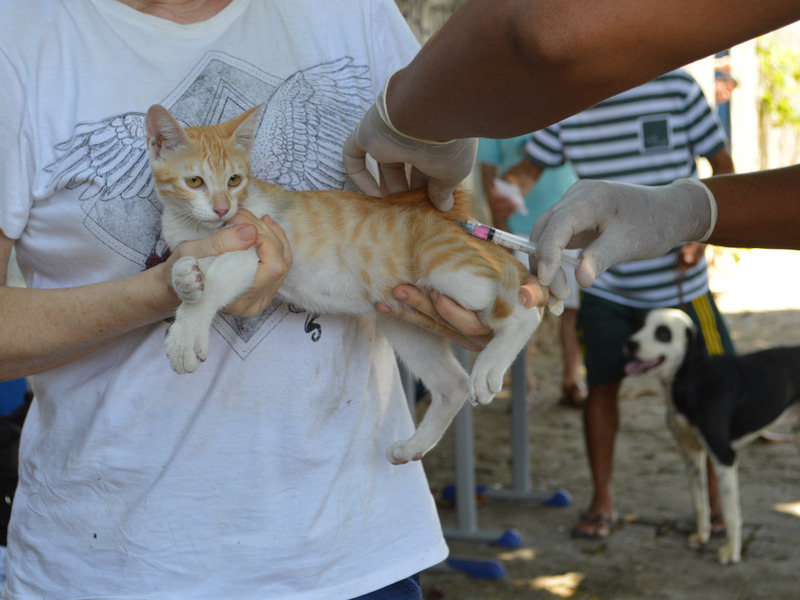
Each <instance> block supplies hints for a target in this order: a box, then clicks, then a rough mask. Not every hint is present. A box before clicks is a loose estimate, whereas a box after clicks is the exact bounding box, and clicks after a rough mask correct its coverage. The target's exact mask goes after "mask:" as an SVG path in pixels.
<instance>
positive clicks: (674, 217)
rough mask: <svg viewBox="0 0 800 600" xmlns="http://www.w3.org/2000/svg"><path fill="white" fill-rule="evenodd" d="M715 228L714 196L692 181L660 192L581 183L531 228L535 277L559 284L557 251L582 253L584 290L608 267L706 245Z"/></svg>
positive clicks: (649, 188) (622, 185)
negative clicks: (686, 244) (694, 244)
mask: <svg viewBox="0 0 800 600" xmlns="http://www.w3.org/2000/svg"><path fill="white" fill-rule="evenodd" d="M716 222H717V203H716V200H715V199H714V195H713V194H712V193H711V190H709V189H708V188H707V187H706V186H705V185H704V184H703V183H701V182H700V181H698V180H696V179H678V180H677V181H675V182H673V183H671V184H669V185H664V186H642V185H632V184H627V183H615V182H610V181H593V180H586V179H584V180H581V181H578V182H577V183H575V184H574V185H573V186H572V187H571V188H569V189H568V190H567V192H566V193H565V194H564V196H563V197H562V198H561V200H559V201H558V203H556V204H555V205H554V206H552V207H550V208H549V209H548V210H547V211H545V212H544V213H543V214H542V215H541V216H540V217H539V218H538V219H537V220H536V223H534V225H533V230H532V231H531V240H533V241H534V242H536V243H537V245H538V248H537V261H538V262H537V265H536V273H537V275H538V277H539V281H540V282H541V283H542V284H544V285H551V282H553V279H554V278H556V279H560V278H559V277H556V276H557V274H558V272H559V266H560V259H561V255H560V253H561V250H562V249H564V248H583V252H582V254H581V264H580V267H579V268H578V269H577V270H576V271H575V277H576V278H577V280H578V283H580V284H581V285H582V286H583V287H589V286H590V285H591V284H592V282H593V281H594V279H595V277H597V276H598V275H599V274H601V273H603V272H604V271H605V270H606V269H608V268H609V267H611V266H613V265H616V264H619V263H622V262H627V261H630V260H644V259H647V258H656V257H658V256H662V255H663V254H665V253H667V252H668V251H669V250H671V249H672V248H674V247H675V246H676V245H677V244H679V243H681V242H687V241H700V242H703V241H705V240H707V239H708V237H709V236H710V235H711V232H712V231H713V230H714V226H715V225H716ZM551 291H552V287H551Z"/></svg>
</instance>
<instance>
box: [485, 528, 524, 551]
mask: <svg viewBox="0 0 800 600" xmlns="http://www.w3.org/2000/svg"><path fill="white" fill-rule="evenodd" d="M492 545H493V546H502V547H503V548H520V547H521V546H522V536H521V535H520V533H519V531H517V530H516V529H507V530H506V531H504V532H503V535H501V536H500V537H499V538H497V540H495V541H494V542H492Z"/></svg>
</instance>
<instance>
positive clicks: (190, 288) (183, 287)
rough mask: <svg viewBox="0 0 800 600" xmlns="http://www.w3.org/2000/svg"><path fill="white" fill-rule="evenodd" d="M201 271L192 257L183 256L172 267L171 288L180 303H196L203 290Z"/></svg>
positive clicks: (203, 278)
mask: <svg viewBox="0 0 800 600" xmlns="http://www.w3.org/2000/svg"><path fill="white" fill-rule="evenodd" d="M204 281H205V277H204V276H203V271H202V270H201V269H200V266H199V265H198V264H197V259H196V258H195V257H194V256H184V257H182V258H179V259H178V260H177V261H175V264H174V265H173V267H172V287H173V288H174V289H175V293H176V294H178V298H180V299H181V301H182V302H189V303H193V302H197V301H198V300H200V297H201V296H202V295H203V290H204V288H205V283H204Z"/></svg>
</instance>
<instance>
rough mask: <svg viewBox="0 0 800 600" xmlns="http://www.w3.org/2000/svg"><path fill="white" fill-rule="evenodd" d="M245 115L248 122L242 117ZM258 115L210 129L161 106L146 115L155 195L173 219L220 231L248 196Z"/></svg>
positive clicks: (253, 112)
mask: <svg viewBox="0 0 800 600" xmlns="http://www.w3.org/2000/svg"><path fill="white" fill-rule="evenodd" d="M242 117H244V118H242ZM256 117H257V112H255V109H254V110H253V111H250V112H248V113H245V114H244V115H242V116H240V117H237V118H236V119H233V120H231V121H226V122H225V123H220V124H219V125H214V126H211V127H187V128H183V127H181V126H180V124H179V123H178V122H177V121H176V120H175V119H174V118H173V117H172V116H171V115H170V114H169V113H168V112H167V111H166V109H163V108H162V107H160V106H159V107H156V106H154V107H151V109H150V110H149V111H148V113H147V121H146V123H147V141H148V148H149V149H150V166H151V169H152V171H153V177H154V181H155V186H156V191H157V192H158V195H159V197H160V198H161V200H162V201H163V202H164V204H165V208H169V212H170V214H171V215H173V217H174V218H176V219H180V220H182V221H183V220H185V221H186V222H187V224H188V223H189V222H191V223H192V224H194V225H195V226H199V227H200V228H202V229H208V230H214V229H218V228H219V227H221V226H222V225H224V223H225V222H226V221H227V220H228V219H230V218H231V217H233V216H234V215H235V214H236V211H237V210H238V208H239V206H240V205H241V203H242V202H243V201H244V200H245V199H246V198H247V182H248V179H249V178H250V161H249V153H250V149H251V148H252V140H253V131H254V128H255V121H256Z"/></svg>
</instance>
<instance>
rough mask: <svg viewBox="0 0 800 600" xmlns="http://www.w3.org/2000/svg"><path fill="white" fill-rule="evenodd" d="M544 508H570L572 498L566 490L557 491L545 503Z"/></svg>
mask: <svg viewBox="0 0 800 600" xmlns="http://www.w3.org/2000/svg"><path fill="white" fill-rule="evenodd" d="M544 505H545V506H571V505H572V496H570V495H569V492H568V491H567V490H558V491H557V492H556V493H555V494H553V495H552V496H551V497H550V498H549V499H548V500H547V501H546V502H545V503H544Z"/></svg>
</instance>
